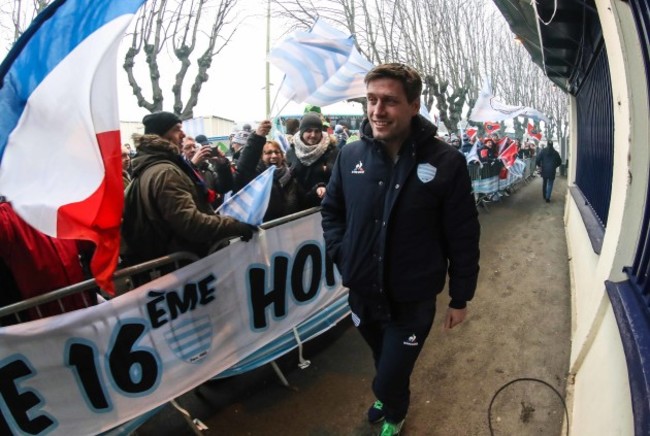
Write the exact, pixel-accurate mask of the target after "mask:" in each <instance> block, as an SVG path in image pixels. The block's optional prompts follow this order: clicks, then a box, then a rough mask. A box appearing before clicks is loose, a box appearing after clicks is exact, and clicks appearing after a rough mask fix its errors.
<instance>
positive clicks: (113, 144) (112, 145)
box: [57, 130, 124, 295]
mask: <svg viewBox="0 0 650 436" xmlns="http://www.w3.org/2000/svg"><path fill="white" fill-rule="evenodd" d="M97 141H98V143H99V150H100V153H101V156H102V161H103V162H104V170H105V173H104V180H103V181H102V183H101V184H100V185H99V187H98V188H97V190H96V191H95V192H94V193H93V194H92V195H91V196H90V197H88V198H87V199H85V200H84V201H81V202H78V203H72V204H67V205H65V206H62V207H60V208H59V210H58V216H57V235H58V237H60V238H66V239H87V240H90V241H93V242H94V243H95V245H96V249H95V254H94V255H93V259H92V261H91V264H90V267H91V270H92V273H93V276H95V279H96V280H97V284H98V285H99V286H100V287H101V288H102V289H104V290H105V291H107V292H108V293H109V294H111V295H113V293H114V289H113V281H112V277H113V273H114V272H115V268H116V267H117V261H118V256H119V251H120V222H121V219H122V209H123V207H124V185H123V181H122V156H121V140H120V132H119V130H115V131H110V132H104V133H98V134H97Z"/></svg>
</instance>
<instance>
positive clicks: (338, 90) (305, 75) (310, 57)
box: [268, 20, 373, 106]
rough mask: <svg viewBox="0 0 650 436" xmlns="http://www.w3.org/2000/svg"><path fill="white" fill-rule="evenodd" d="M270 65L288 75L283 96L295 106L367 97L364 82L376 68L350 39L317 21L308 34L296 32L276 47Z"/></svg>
mask: <svg viewBox="0 0 650 436" xmlns="http://www.w3.org/2000/svg"><path fill="white" fill-rule="evenodd" d="M268 59H269V61H270V62H271V63H272V64H273V65H275V66H276V67H278V68H279V69H280V70H282V71H283V72H284V73H285V78H284V81H283V85H282V88H281V90H280V91H281V92H282V93H283V94H284V96H285V97H286V98H288V99H289V100H293V101H295V102H296V103H303V102H305V103H309V104H313V105H316V106H327V105H329V104H333V103H336V102H339V101H341V100H346V99H350V98H355V97H361V96H364V95H365V93H366V87H365V84H364V83H363V79H364V77H365V75H366V73H367V72H368V71H370V69H371V68H372V67H373V64H372V63H370V62H369V61H368V60H367V59H366V58H364V57H363V56H362V55H361V54H360V53H359V52H358V51H357V49H356V47H355V45H354V39H353V38H352V36H351V35H346V34H345V33H343V32H341V31H339V30H338V29H336V28H334V27H332V26H330V25H328V24H327V23H325V22H324V21H322V20H317V21H316V23H315V24H314V27H313V28H312V29H311V31H309V32H302V31H301V32H295V33H294V34H292V35H291V36H289V37H288V38H287V39H286V40H284V41H283V42H281V43H280V44H279V45H278V46H276V47H275V48H274V49H273V50H271V52H270V53H269V56H268Z"/></svg>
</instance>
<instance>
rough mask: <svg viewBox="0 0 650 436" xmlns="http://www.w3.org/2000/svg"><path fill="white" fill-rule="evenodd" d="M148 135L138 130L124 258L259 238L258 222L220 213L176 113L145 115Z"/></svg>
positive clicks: (129, 261)
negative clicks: (186, 150) (187, 150)
mask: <svg viewBox="0 0 650 436" xmlns="http://www.w3.org/2000/svg"><path fill="white" fill-rule="evenodd" d="M142 122H143V124H144V126H145V130H144V133H145V134H144V135H134V136H133V139H134V141H136V147H137V149H138V156H137V157H135V158H134V159H133V180H132V181H131V184H130V185H129V188H128V189H127V191H126V193H125V198H124V215H123V219H122V238H123V239H122V242H123V245H122V248H121V249H122V252H121V254H122V259H123V261H124V264H125V265H134V264H136V263H140V262H144V261H147V260H151V259H155V258H157V257H160V256H164V255H167V254H171V253H174V252H176V251H189V252H192V253H195V254H196V255H198V256H206V255H207V254H209V251H210V248H211V247H212V246H213V245H214V244H215V243H217V242H219V241H222V240H224V239H226V238H231V237H236V236H241V237H242V239H244V240H250V239H251V238H252V237H253V230H254V228H252V226H249V225H248V224H245V223H243V222H240V221H237V220H235V219H234V218H230V217H226V216H220V215H217V214H215V212H214V210H213V209H212V207H210V204H209V191H208V189H207V187H206V186H205V182H204V180H203V179H202V178H201V177H200V176H199V175H198V174H197V173H196V171H195V170H194V169H193V168H192V167H191V166H190V165H189V164H188V163H187V161H186V160H185V159H184V158H183V157H182V156H181V154H180V151H181V150H180V147H181V145H182V141H183V138H184V137H185V133H184V132H183V125H182V122H181V120H180V118H178V116H176V115H175V114H173V113H170V112H154V113H152V114H149V115H147V116H145V117H144V118H143V120H142Z"/></svg>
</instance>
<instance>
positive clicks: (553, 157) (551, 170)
mask: <svg viewBox="0 0 650 436" xmlns="http://www.w3.org/2000/svg"><path fill="white" fill-rule="evenodd" d="M535 165H537V167H538V168H540V172H541V174H542V180H543V181H544V183H543V184H542V196H543V197H544V200H546V202H547V203H550V202H551V192H552V191H553V183H554V182H555V172H556V171H557V167H559V166H560V165H562V159H561V158H560V153H558V152H557V150H555V149H554V148H553V141H548V142H547V143H546V148H544V149H543V150H542V151H540V152H539V154H538V155H537V159H536V160H535Z"/></svg>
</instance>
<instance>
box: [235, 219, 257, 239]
mask: <svg viewBox="0 0 650 436" xmlns="http://www.w3.org/2000/svg"><path fill="white" fill-rule="evenodd" d="M236 229H237V233H238V234H239V236H240V237H241V239H242V241H244V242H248V241H250V240H251V238H252V237H253V234H254V233H256V232H257V231H258V230H259V228H258V227H257V226H252V225H250V224H246V223H243V222H241V221H237V224H236Z"/></svg>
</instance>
